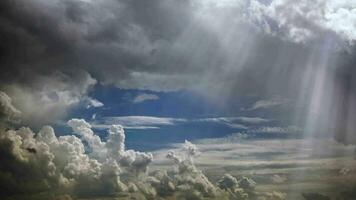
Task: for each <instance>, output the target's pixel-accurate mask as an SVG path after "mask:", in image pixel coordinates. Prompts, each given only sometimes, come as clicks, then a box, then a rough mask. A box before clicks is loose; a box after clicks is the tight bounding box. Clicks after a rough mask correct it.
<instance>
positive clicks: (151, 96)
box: [133, 93, 159, 103]
mask: <svg viewBox="0 0 356 200" xmlns="http://www.w3.org/2000/svg"><path fill="white" fill-rule="evenodd" d="M158 99H159V96H157V95H155V94H148V93H143V94H139V95H137V96H136V97H135V98H134V99H133V102H134V103H142V102H144V101H149V100H151V101H152V100H158Z"/></svg>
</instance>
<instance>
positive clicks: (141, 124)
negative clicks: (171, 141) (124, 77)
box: [92, 116, 186, 129]
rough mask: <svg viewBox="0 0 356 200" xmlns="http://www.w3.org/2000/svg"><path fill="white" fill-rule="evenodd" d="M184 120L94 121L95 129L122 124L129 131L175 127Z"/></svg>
mask: <svg viewBox="0 0 356 200" xmlns="http://www.w3.org/2000/svg"><path fill="white" fill-rule="evenodd" d="M185 121H186V119H182V118H169V117H153V116H120V117H104V118H102V119H100V120H97V121H94V122H93V123H92V126H93V127H94V128H107V127H108V126H110V125H111V124H120V125H122V126H124V128H127V129H157V128H159V127H160V126H170V125H175V124H176V123H178V122H185Z"/></svg>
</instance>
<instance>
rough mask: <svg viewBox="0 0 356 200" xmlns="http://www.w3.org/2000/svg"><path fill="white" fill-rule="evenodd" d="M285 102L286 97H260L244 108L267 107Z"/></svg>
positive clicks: (256, 108)
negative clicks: (260, 98)
mask: <svg viewBox="0 0 356 200" xmlns="http://www.w3.org/2000/svg"><path fill="white" fill-rule="evenodd" d="M287 102H288V100H287V99H282V98H274V99H262V100H258V101H256V102H255V103H254V104H253V105H252V106H251V107H250V108H247V109H246V110H258V109H268V108H272V107H276V106H281V105H285V104H286V103H287Z"/></svg>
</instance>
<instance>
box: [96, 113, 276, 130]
mask: <svg viewBox="0 0 356 200" xmlns="http://www.w3.org/2000/svg"><path fill="white" fill-rule="evenodd" d="M93 120H94V121H93V122H92V126H93V127H94V128H98V129H104V128H107V127H109V126H110V125H111V124H120V125H122V126H124V127H125V128H127V129H158V128H160V127H161V126H176V125H179V124H188V123H216V124H223V125H225V126H227V127H229V128H232V129H244V130H249V126H250V125H253V126H258V125H262V124H267V123H268V122H270V121H271V120H269V119H265V118H259V117H215V118H193V119H187V118H172V117H155V116H119V117H103V118H100V119H98V118H94V119H93Z"/></svg>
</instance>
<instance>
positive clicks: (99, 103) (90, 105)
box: [86, 97, 104, 109]
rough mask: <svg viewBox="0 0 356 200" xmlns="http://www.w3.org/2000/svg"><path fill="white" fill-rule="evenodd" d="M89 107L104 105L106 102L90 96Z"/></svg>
mask: <svg viewBox="0 0 356 200" xmlns="http://www.w3.org/2000/svg"><path fill="white" fill-rule="evenodd" d="M86 101H87V108H88V109H89V108H91V107H94V108H98V107H103V106H104V104H103V103H102V102H100V101H99V100H97V99H93V98H90V97H88V98H87V100H86Z"/></svg>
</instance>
